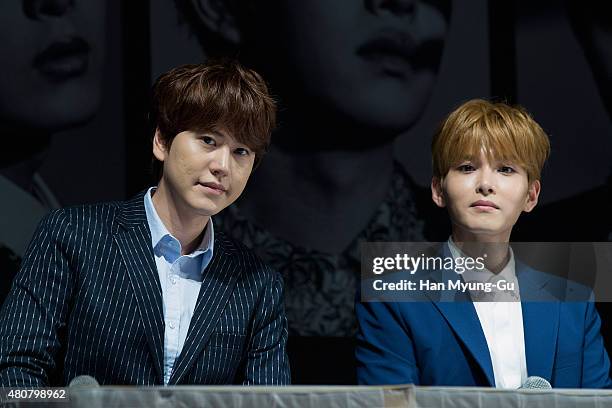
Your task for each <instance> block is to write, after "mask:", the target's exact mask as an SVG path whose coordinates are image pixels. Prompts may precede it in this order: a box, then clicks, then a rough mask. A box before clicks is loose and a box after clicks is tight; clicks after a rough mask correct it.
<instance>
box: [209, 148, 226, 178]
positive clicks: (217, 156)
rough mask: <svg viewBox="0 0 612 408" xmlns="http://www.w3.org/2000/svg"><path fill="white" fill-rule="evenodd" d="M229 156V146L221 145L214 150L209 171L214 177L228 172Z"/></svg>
mask: <svg viewBox="0 0 612 408" xmlns="http://www.w3.org/2000/svg"><path fill="white" fill-rule="evenodd" d="M230 157H231V151H230V148H229V146H227V145H225V146H221V147H219V148H218V149H216V150H215V152H214V157H213V159H212V161H211V163H210V172H211V173H212V174H213V175H214V176H215V177H219V178H221V177H223V176H226V175H227V174H228V172H229V162H230Z"/></svg>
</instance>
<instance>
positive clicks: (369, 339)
mask: <svg viewBox="0 0 612 408" xmlns="http://www.w3.org/2000/svg"><path fill="white" fill-rule="evenodd" d="M516 265H517V266H516V273H517V279H518V281H519V287H520V291H521V298H523V295H524V294H525V295H526V296H525V298H531V299H533V298H534V294H538V297H537V298H538V299H551V300H553V299H555V298H556V295H557V293H558V292H559V290H560V289H561V290H562V291H564V292H565V290H566V288H569V286H565V284H564V285H560V283H561V279H560V278H556V277H553V276H551V275H548V274H545V273H542V272H538V271H535V270H533V269H531V268H529V267H527V266H526V265H524V264H521V263H520V262H517V264H516ZM451 273H452V272H451ZM453 275H454V273H453ZM455 276H456V275H455ZM573 289H576V288H575V287H574V288H573ZM573 289H572V288H569V289H568V290H573ZM457 296H467V295H465V294H461V295H459V294H458V295H457ZM583 298H584V297H583ZM521 307H522V312H523V327H524V335H525V354H526V360H527V375H528V376H540V377H543V378H546V379H547V380H548V381H549V382H550V383H551V384H552V386H553V387H567V388H604V387H606V388H609V387H611V386H612V382H611V380H610V374H609V371H610V361H609V358H608V354H607V352H606V350H605V348H604V345H603V339H602V337H601V334H600V319H599V315H598V314H597V311H596V309H595V305H594V303H592V302H585V301H582V302H560V301H546V302H534V301H523V302H522V304H521ZM356 313H357V320H358V324H359V330H358V334H357V348H356V358H357V378H358V381H359V383H360V384H405V383H414V384H419V385H448V386H495V379H494V376H493V366H492V363H491V357H490V354H489V349H488V346H487V342H486V339H485V336H484V333H483V331H482V327H481V326H480V321H479V319H478V315H477V314H476V309H475V308H474V305H473V303H472V302H471V301H469V300H464V301H459V302H440V301H433V300H427V299H426V300H424V301H419V302H363V303H360V302H358V303H357V305H356Z"/></svg>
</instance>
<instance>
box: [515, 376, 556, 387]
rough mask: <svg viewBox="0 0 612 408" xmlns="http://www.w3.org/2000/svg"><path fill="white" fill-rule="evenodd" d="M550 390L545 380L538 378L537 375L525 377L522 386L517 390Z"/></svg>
mask: <svg viewBox="0 0 612 408" xmlns="http://www.w3.org/2000/svg"><path fill="white" fill-rule="evenodd" d="M537 389H539V390H550V389H552V386H551V385H550V383H549V382H548V380H546V379H545V378H542V377H538V376H537V375H533V376H530V377H527V379H526V380H525V382H524V383H523V385H521V386H520V387H519V390H537Z"/></svg>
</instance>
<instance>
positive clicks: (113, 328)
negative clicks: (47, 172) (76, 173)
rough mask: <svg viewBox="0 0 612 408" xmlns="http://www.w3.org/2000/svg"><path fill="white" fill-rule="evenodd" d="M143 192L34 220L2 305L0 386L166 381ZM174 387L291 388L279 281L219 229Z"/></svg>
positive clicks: (159, 298)
mask: <svg viewBox="0 0 612 408" xmlns="http://www.w3.org/2000/svg"><path fill="white" fill-rule="evenodd" d="M143 194H144V193H141V194H139V195H138V196H136V197H135V198H133V199H131V200H129V201H126V202H119V203H105V204H95V205H87V206H80V207H73V208H67V209H62V210H57V211H54V212H53V213H51V214H50V215H49V216H47V217H46V218H45V219H44V220H43V221H41V223H40V225H39V226H38V229H37V231H36V233H35V235H34V237H33V239H32V242H31V243H30V246H29V248H28V250H27V252H26V255H25V257H24V261H23V264H22V268H21V270H20V272H19V273H18V275H17V277H16V278H15V281H14V283H13V287H12V289H11V292H10V294H9V297H8V298H7V300H6V302H5V304H4V306H3V308H2V311H1V312H0V385H1V386H45V385H64V384H67V383H68V382H69V381H70V380H71V379H72V378H74V377H75V376H78V375H85V374H87V375H91V376H93V377H95V378H96V379H97V380H98V381H99V382H100V383H101V384H143V385H154V384H158V385H160V384H162V383H163V368H162V361H163V342H164V319H163V309H162V291H161V285H160V283H159V277H158V274H157V270H156V266H155V259H154V256H153V250H152V247H151V233H150V231H149V227H148V224H147V219H146V214H145V209H144V203H143ZM203 277H204V279H203V282H202V286H201V289H200V292H199V295H198V300H197V303H196V306H195V310H194V314H193V318H192V320H191V325H190V327H189V331H188V334H187V338H186V340H185V345H184V347H183V350H182V352H181V354H180V355H179V356H178V357H177V359H176V361H175V363H174V369H173V372H172V377H171V378H170V384H287V383H289V381H290V374H289V363H288V360H287V356H286V353H285V344H286V340H287V323H286V318H285V314H284V310H283V296H282V292H283V286H282V279H281V277H280V275H279V274H277V273H275V272H272V271H271V270H270V269H269V268H268V267H267V266H265V265H264V264H263V263H262V262H261V261H260V260H259V259H258V258H257V257H256V256H255V255H254V254H253V253H252V252H250V251H249V250H248V249H246V247H244V246H243V245H241V244H238V243H236V242H233V241H231V240H230V239H228V238H227V237H226V236H224V235H223V234H222V233H215V248H214V255H213V258H212V260H211V262H210V264H209V266H208V267H207V269H206V271H205V272H204V274H203Z"/></svg>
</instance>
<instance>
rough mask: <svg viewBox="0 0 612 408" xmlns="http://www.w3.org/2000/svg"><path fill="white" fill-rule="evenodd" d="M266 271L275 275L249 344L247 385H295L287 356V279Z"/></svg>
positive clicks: (260, 305)
mask: <svg viewBox="0 0 612 408" xmlns="http://www.w3.org/2000/svg"><path fill="white" fill-rule="evenodd" d="M264 268H266V269H267V270H266V272H267V273H266V275H267V276H271V277H272V279H269V282H268V284H267V285H266V286H265V288H264V291H263V293H262V296H261V299H260V304H259V305H258V307H257V312H258V313H257V315H256V316H255V318H254V323H253V334H252V336H251V338H250V340H249V342H248V350H247V360H246V364H245V368H244V369H245V371H244V378H243V381H242V384H243V385H286V384H290V383H291V373H290V369H289V359H288V357H287V352H286V345H287V337H288V330H287V318H286V317H285V308H284V297H283V280H282V278H281V276H280V275H279V274H278V273H276V272H272V271H270V270H269V269H268V267H267V266H264Z"/></svg>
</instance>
